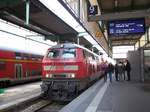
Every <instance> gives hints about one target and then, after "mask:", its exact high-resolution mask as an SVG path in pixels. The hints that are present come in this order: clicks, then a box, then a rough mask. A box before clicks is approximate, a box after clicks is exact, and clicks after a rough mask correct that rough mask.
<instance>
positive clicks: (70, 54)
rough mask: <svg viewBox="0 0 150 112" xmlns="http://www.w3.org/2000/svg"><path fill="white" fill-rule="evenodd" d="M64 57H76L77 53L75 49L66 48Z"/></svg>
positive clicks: (63, 53) (63, 52)
mask: <svg viewBox="0 0 150 112" xmlns="http://www.w3.org/2000/svg"><path fill="white" fill-rule="evenodd" d="M61 57H62V58H75V57H76V53H75V49H64V50H63V51H62V56H61Z"/></svg>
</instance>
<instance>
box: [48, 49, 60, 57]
mask: <svg viewBox="0 0 150 112" xmlns="http://www.w3.org/2000/svg"><path fill="white" fill-rule="evenodd" d="M59 54H60V50H51V51H49V52H48V55H47V57H48V58H57V57H58V56H59Z"/></svg>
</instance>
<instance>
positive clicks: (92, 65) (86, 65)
mask: <svg viewBox="0 0 150 112" xmlns="http://www.w3.org/2000/svg"><path fill="white" fill-rule="evenodd" d="M61 49H62V48H61ZM49 50H50V49H49ZM49 50H48V51H49ZM76 54H77V55H76V58H73V59H62V58H57V59H56V58H55V59H50V58H47V56H46V55H45V57H44V58H43V62H42V63H43V67H42V77H43V79H45V78H46V74H53V73H55V74H56V73H75V74H76V77H75V78H76V79H79V80H80V79H85V78H88V77H91V78H92V77H95V76H96V75H99V76H100V75H101V72H100V69H99V68H98V67H99V66H100V61H98V60H94V59H92V58H88V57H87V58H84V56H83V49H82V48H76ZM64 63H65V65H78V66H79V70H77V71H72V70H68V71H66V70H63V69H59V70H58V69H56V70H53V71H52V70H47V71H44V66H45V65H51V66H63V65H64Z"/></svg>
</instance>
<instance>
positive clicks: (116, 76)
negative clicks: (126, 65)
mask: <svg viewBox="0 0 150 112" xmlns="http://www.w3.org/2000/svg"><path fill="white" fill-rule="evenodd" d="M115 78H116V81H118V80H119V79H118V63H116V64H115Z"/></svg>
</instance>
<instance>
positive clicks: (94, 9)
mask: <svg viewBox="0 0 150 112" xmlns="http://www.w3.org/2000/svg"><path fill="white" fill-rule="evenodd" d="M88 14H89V15H96V14H98V8H97V5H92V6H91V5H89V8H88Z"/></svg>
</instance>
